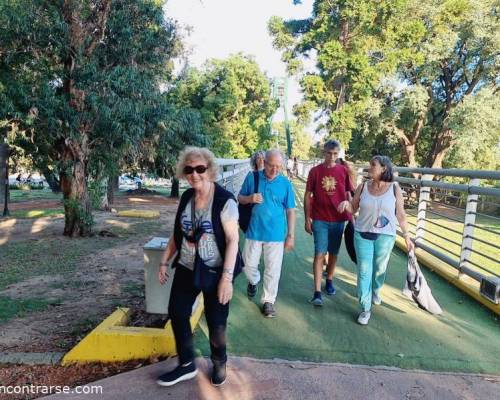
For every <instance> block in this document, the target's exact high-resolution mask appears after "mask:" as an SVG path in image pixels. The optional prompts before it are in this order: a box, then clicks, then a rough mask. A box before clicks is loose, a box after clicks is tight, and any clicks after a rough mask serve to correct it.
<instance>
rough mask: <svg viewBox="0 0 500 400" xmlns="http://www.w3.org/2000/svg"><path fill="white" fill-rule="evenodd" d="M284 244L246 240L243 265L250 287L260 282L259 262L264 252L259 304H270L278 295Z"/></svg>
mask: <svg viewBox="0 0 500 400" xmlns="http://www.w3.org/2000/svg"><path fill="white" fill-rule="evenodd" d="M284 246H285V243H284V242H260V241H257V240H251V239H246V240H245V246H244V247H243V261H244V263H245V268H243V271H245V275H246V277H247V279H248V282H250V283H251V284H252V285H257V284H258V283H259V282H260V271H259V261H260V256H261V254H262V252H264V285H263V287H264V289H263V291H262V297H261V302H262V303H272V304H274V302H275V301H276V296H277V295H278V285H279V283H280V276H281V264H282V263H283V249H284Z"/></svg>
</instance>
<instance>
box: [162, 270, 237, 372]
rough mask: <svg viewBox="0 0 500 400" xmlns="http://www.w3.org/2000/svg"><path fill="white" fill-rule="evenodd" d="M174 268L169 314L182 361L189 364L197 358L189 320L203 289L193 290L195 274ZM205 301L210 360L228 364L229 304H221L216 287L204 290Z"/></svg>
mask: <svg viewBox="0 0 500 400" xmlns="http://www.w3.org/2000/svg"><path fill="white" fill-rule="evenodd" d="M175 269H176V271H175V276H174V281H173V283H172V290H171V293H170V303H169V306H168V314H169V317H170V319H171V321H172V329H173V331H174V336H175V345H176V347H177V353H178V355H179V362H180V363H181V364H186V363H189V362H191V361H193V359H194V351H193V333H192V331H191V324H190V322H189V318H190V317H191V313H192V308H193V304H194V302H195V299H196V296H198V294H199V293H200V290H198V289H196V288H195V287H194V284H193V281H194V279H193V275H194V274H193V271H191V270H189V269H187V268H186V267H183V266H181V265H179V264H178V265H177V267H176V268H175ZM203 299H204V303H205V318H206V320H207V325H208V332H209V336H210V349H211V352H212V355H211V358H212V360H215V361H220V362H226V360H227V355H226V324H227V317H228V315H229V303H227V304H226V305H222V304H220V303H219V299H218V298H217V287H216V288H215V289H214V290H212V291H209V292H205V291H204V292H203Z"/></svg>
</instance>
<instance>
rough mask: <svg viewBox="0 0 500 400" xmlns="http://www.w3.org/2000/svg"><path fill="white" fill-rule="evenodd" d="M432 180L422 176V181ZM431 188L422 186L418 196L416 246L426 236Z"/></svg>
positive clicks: (430, 177) (427, 176) (429, 177)
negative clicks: (426, 220) (426, 219)
mask: <svg viewBox="0 0 500 400" xmlns="http://www.w3.org/2000/svg"><path fill="white" fill-rule="evenodd" d="M430 179H432V175H422V177H421V178H420V181H426V180H430ZM430 194H431V188H430V187H428V186H420V194H419V196H418V214H417V230H416V232H415V244H416V245H417V246H418V245H419V244H421V243H422V242H423V240H424V234H425V217H426V214H427V212H426V211H427V203H428V202H429V200H430V198H431V196H430Z"/></svg>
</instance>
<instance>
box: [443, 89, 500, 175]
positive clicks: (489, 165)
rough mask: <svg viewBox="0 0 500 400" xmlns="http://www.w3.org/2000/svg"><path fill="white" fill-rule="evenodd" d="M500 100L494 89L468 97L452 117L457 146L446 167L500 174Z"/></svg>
mask: <svg viewBox="0 0 500 400" xmlns="http://www.w3.org/2000/svg"><path fill="white" fill-rule="evenodd" d="M499 110H500V97H499V96H498V94H496V93H495V92H494V90H493V88H491V87H485V88H483V89H481V90H480V91H479V92H478V93H477V95H475V96H469V97H468V98H466V99H465V100H464V101H463V102H462V103H461V104H460V105H458V106H457V107H456V108H455V109H454V110H453V112H452V113H451V115H450V127H451V129H453V131H454V132H456V145H455V146H454V147H453V148H452V150H451V151H450V153H449V155H448V157H447V158H446V160H445V166H450V167H459V168H466V169H488V170H496V171H498V170H500V113H499Z"/></svg>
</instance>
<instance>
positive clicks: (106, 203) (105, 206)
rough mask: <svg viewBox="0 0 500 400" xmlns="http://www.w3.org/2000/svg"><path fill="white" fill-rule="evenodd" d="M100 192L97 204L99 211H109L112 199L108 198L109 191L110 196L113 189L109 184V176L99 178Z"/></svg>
mask: <svg viewBox="0 0 500 400" xmlns="http://www.w3.org/2000/svg"><path fill="white" fill-rule="evenodd" d="M100 185H101V188H100V193H102V196H101V202H100V204H99V210H101V211H111V202H112V200H111V199H110V198H109V193H110V192H111V196H113V193H112V192H113V191H112V190H111V185H110V178H108V177H106V178H103V179H101V181H100Z"/></svg>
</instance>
